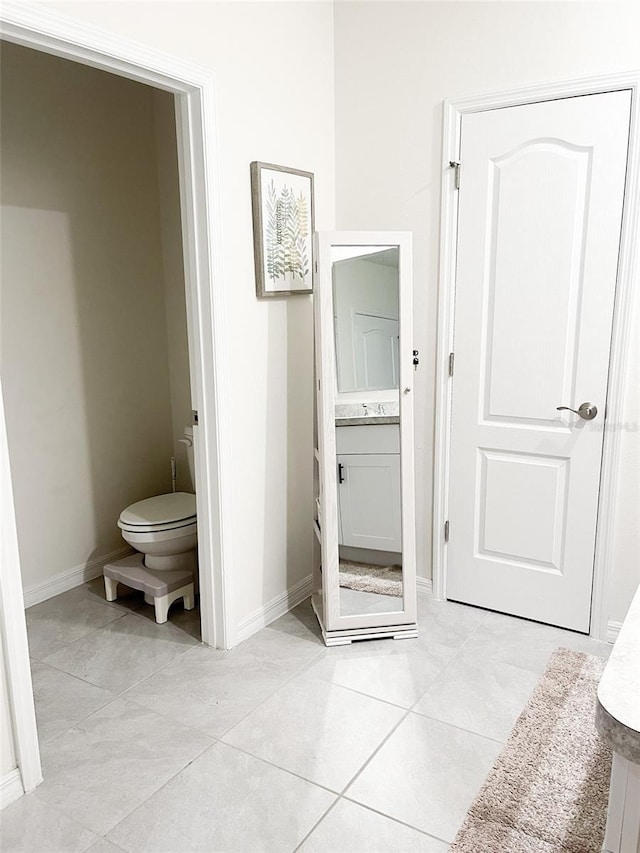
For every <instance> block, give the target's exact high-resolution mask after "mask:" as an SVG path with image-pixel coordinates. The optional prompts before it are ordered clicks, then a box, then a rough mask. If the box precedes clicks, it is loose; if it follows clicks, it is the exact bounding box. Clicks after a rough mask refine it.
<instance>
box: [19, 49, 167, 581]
mask: <svg viewBox="0 0 640 853" xmlns="http://www.w3.org/2000/svg"><path fill="white" fill-rule="evenodd" d="M160 233H161V232H160V218H159V212H158V178H157V173H156V159H155V127H154V114H153V100H152V97H151V90H150V89H148V88H147V87H144V86H142V85H139V84H136V83H132V82H131V81H128V80H124V79H122V78H117V77H113V76H112V75H108V74H105V73H103V72H100V71H96V70H95V69H91V68H87V67H84V66H80V65H78V64H76V63H72V62H67V61H64V60H60V59H56V58H53V57H49V56H47V55H45V54H42V53H38V52H35V51H30V50H28V49H25V48H20V47H17V46H15V45H5V46H3V50H2V371H3V383H4V394H5V405H6V414H7V432H8V437H9V451H10V457H11V465H12V475H13V483H14V493H15V505H16V517H17V525H18V539H19V545H20V554H21V563H22V574H23V583H24V586H25V588H26V589H30V588H33V587H36V586H38V585H40V584H42V583H44V582H45V581H50V580H51V579H52V578H54V577H56V576H57V575H59V574H61V573H63V572H65V571H68V570H70V569H74V568H76V567H79V566H82V565H84V564H85V563H87V562H91V561H94V560H96V559H98V558H100V557H101V556H103V555H106V554H108V553H110V552H112V551H114V550H117V549H122V548H123V547H126V544H125V543H124V542H123V540H122V538H121V536H120V531H119V530H118V528H117V526H116V521H117V519H118V515H119V514H120V511H121V510H122V509H123V508H124V507H125V506H127V504H129V503H131V502H133V501H135V500H140V499H141V498H144V497H148V496H149V495H152V494H157V493H159V492H163V491H169V490H170V488H171V476H170V462H169V460H170V457H171V454H172V438H171V406H170V394H169V369H168V356H167V333H166V324H165V309H164V298H163V268H162V247H161V239H160Z"/></svg>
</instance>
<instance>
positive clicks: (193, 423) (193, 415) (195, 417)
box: [191, 409, 198, 426]
mask: <svg viewBox="0 0 640 853" xmlns="http://www.w3.org/2000/svg"><path fill="white" fill-rule="evenodd" d="M191 426H198V412H197V411H196V409H191Z"/></svg>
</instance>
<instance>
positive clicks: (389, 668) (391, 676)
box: [304, 640, 455, 708]
mask: <svg viewBox="0 0 640 853" xmlns="http://www.w3.org/2000/svg"><path fill="white" fill-rule="evenodd" d="M381 643H382V644H384V643H386V644H387V645H386V646H384V645H381ZM454 654H455V649H452V648H451V647H450V646H444V645H441V644H439V643H435V642H434V643H431V644H430V645H429V646H428V647H426V646H425V645H423V644H421V643H418V642H417V641H416V640H397V641H396V640H383V641H380V642H378V641H375V647H374V646H373V643H371V644H370V643H369V642H368V641H367V642H362V643H357V644H353V645H352V646H340V647H337V648H333V649H327V652H326V653H325V654H324V655H322V656H321V657H320V658H319V659H318V660H317V661H314V662H313V663H312V664H311V665H310V666H309V667H307V669H305V671H304V675H305V676H307V677H309V678H320V679H322V680H324V681H330V682H331V683H332V684H339V685H341V686H342V687H348V688H350V689H351V690H357V691H358V692H360V693H366V694H367V695H368V696H373V697H374V698H376V699H383V700H384V701H386V702H392V703H394V704H395V705H401V706H402V707H403V708H410V707H411V706H412V705H413V704H414V703H415V702H416V701H417V700H418V699H419V698H420V696H422V694H423V693H424V691H425V690H426V689H427V687H428V686H429V685H430V684H431V682H432V681H433V679H434V678H435V677H436V676H437V675H438V673H439V672H440V671H441V670H442V668H443V667H444V666H445V665H446V663H447V662H448V661H449V660H450V659H451V657H452V656H453V655H454Z"/></svg>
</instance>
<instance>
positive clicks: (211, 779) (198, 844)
mask: <svg viewBox="0 0 640 853" xmlns="http://www.w3.org/2000/svg"><path fill="white" fill-rule="evenodd" d="M334 799H335V797H334V795H333V794H331V793H330V792H329V791H325V790H323V789H322V788H318V787H317V786H315V785H312V784H311V783H309V782H306V781H305V780H304V779H299V778H297V777H296V776H292V775H291V774H289V773H286V772H284V771H283V770H279V769H278V768H276V767H271V766H270V765H268V764H265V763H264V762H262V761H259V760H258V759H257V758H252V757H251V756H249V755H245V754H244V753H242V752H239V751H238V750H235V749H232V748H231V747H229V746H225V745H224V744H221V743H218V744H216V745H215V746H213V747H211V748H210V749H208V750H207V751H206V752H205V753H204V754H203V755H201V756H200V757H199V758H198V759H197V760H196V761H194V762H193V763H192V764H191V765H190V766H189V767H188V768H187V769H186V770H184V771H183V772H182V773H180V775H179V776H177V777H176V778H175V779H172V780H171V782H170V783H169V784H168V785H166V786H165V787H164V788H163V789H162V790H161V791H159V792H158V793H157V794H155V795H154V796H153V797H151V798H150V799H149V800H147V802H146V803H144V804H143V805H142V806H141V807H140V808H138V809H137V810H136V811H135V812H133V814H131V815H130V816H129V817H128V818H127V819H126V820H124V821H123V822H122V823H121V824H120V825H119V826H117V827H116V828H115V829H114V830H113V831H112V832H111V833H110V834H109V838H110V839H111V840H112V841H114V842H115V843H116V844H118V845H119V846H120V847H122V848H123V849H124V850H126V851H130V853H196V851H202V853H213V851H225V853H231V851H241V853H261V851H264V853H280V851H281V853H291V851H292V850H294V849H295V848H296V847H297V845H298V844H299V843H300V841H302V839H303V838H304V836H305V835H306V834H307V833H308V832H309V830H310V829H311V827H312V826H313V825H314V823H316V821H318V820H319V818H320V817H321V816H322V814H323V813H324V812H325V811H326V810H327V809H328V808H329V806H330V805H331V803H332V802H333V800H334Z"/></svg>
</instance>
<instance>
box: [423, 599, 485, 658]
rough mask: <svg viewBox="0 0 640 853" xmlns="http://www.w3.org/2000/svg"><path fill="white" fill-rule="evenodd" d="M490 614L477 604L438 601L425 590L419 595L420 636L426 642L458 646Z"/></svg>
mask: <svg viewBox="0 0 640 853" xmlns="http://www.w3.org/2000/svg"><path fill="white" fill-rule="evenodd" d="M487 616H488V613H487V611H486V610H480V609H479V608H478V607H469V606H467V605H465V604H456V603H455V602H453V601H436V600H435V599H433V598H431V596H429V595H425V594H422V595H419V596H418V639H419V641H420V642H421V643H423V644H425V645H429V644H430V643H432V642H436V643H440V644H442V645H445V646H452V647H454V648H459V647H460V646H461V645H462V643H464V642H465V640H467V639H468V638H469V637H470V636H471V634H472V633H473V632H474V631H475V630H476V629H477V628H478V626H479V625H482V623H483V622H484V621H485V620H486V619H487Z"/></svg>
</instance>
